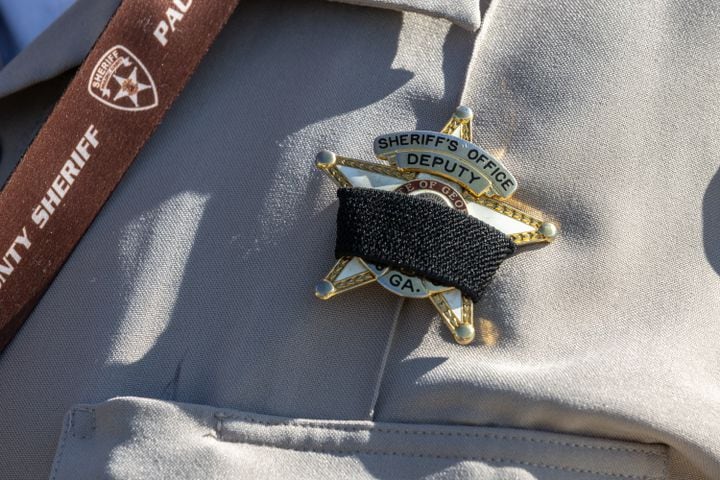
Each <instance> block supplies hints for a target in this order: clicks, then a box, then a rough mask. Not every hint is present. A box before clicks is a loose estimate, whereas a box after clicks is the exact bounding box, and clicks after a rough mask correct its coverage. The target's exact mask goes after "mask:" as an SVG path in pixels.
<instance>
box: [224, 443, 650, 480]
mask: <svg viewBox="0 0 720 480" xmlns="http://www.w3.org/2000/svg"><path fill="white" fill-rule="evenodd" d="M218 440H219V441H221V442H227V443H242V444H248V445H255V446H259V447H267V448H277V449H280V450H292V451H296V452H305V453H325V454H330V455H374V456H386V457H411V458H430V459H435V460H476V461H481V462H490V463H502V464H507V465H522V466H526V467H535V468H545V469H549V470H559V471H564V472H571V473H581V474H590V475H597V476H601V477H608V478H625V479H631V480H663V479H662V477H654V476H652V477H650V476H647V475H643V476H637V475H625V474H622V473H610V472H599V471H595V470H586V469H582V468H574V467H569V466H565V465H549V464H545V463H534V462H524V461H522V460H514V459H507V458H502V457H483V456H470V455H467V456H465V455H432V454H422V453H409V452H395V451H390V452H385V451H380V450H362V449H354V450H340V449H324V448H300V447H290V446H282V447H281V446H277V445H271V444H267V443H262V442H251V441H242V440H227V439H225V438H223V437H222V436H219V437H218Z"/></svg>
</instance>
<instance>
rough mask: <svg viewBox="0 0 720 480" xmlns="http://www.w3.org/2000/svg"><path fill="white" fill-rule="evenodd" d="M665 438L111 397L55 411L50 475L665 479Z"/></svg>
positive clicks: (556, 479)
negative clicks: (59, 416)
mask: <svg viewBox="0 0 720 480" xmlns="http://www.w3.org/2000/svg"><path fill="white" fill-rule="evenodd" d="M665 463H666V447H664V446H660V445H645V444H633V443H627V442H618V441H611V440H601V439H591V438H585V437H577V436H571V435H558V434H551V433H544V432H537V431H528V430H516V429H501V428H486V427H469V426H441V425H415V424H412V425H410V424H392V423H377V422H362V421H324V420H303V419H288V418H281V417H272V416H266V415H258V414H252V413H244V412H239V411H234V410H228V409H220V408H214V407H209V406H204V405H191V404H182V403H174V402H168V401H163V400H152V399H144V398H134V397H121V398H115V399H112V400H109V401H107V402H104V403H101V404H98V405H79V406H76V407H74V408H73V409H72V410H71V411H70V412H69V413H68V414H67V416H66V418H65V425H64V430H63V434H62V436H61V438H60V443H59V446H58V451H57V454H56V458H55V462H54V465H53V470H52V476H51V478H52V479H63V480H64V479H73V480H76V479H86V478H87V479H90V478H92V479H97V478H112V479H115V478H117V479H145V478H173V479H211V478H218V479H219V478H223V479H225V478H270V479H282V480H287V479H289V478H345V477H351V478H377V477H380V478H440V477H461V478H482V479H514V480H525V479H553V480H566V479H567V480H569V479H573V480H578V479H580V480H586V479H587V480H600V479H605V480H607V479H637V480H640V479H664V478H666V473H665Z"/></svg>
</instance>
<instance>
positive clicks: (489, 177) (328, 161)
mask: <svg viewBox="0 0 720 480" xmlns="http://www.w3.org/2000/svg"><path fill="white" fill-rule="evenodd" d="M472 119H473V114H472V111H471V110H470V109H469V108H467V107H463V106H461V107H459V108H458V109H457V110H456V111H455V113H454V115H453V117H452V118H451V119H450V121H449V122H448V123H447V124H446V125H445V127H444V128H443V129H442V130H441V131H440V132H433V131H425V130H416V131H409V132H397V133H390V134H386V135H381V136H379V137H377V138H376V139H375V143H374V151H375V155H376V156H377V157H378V159H380V160H381V161H383V163H377V162H366V161H363V160H356V159H353V158H348V157H341V156H339V155H336V154H334V153H332V152H329V151H327V150H323V151H321V152H320V153H319V154H318V155H317V159H316V165H317V167H318V168H319V169H321V170H322V171H324V172H325V173H326V174H327V175H328V176H329V177H330V178H332V180H333V181H334V182H335V183H336V184H337V185H338V186H340V187H345V188H352V187H361V188H371V189H378V190H386V191H394V192H399V193H404V194H407V195H412V196H418V197H423V198H426V199H428V200H432V201H435V202H437V203H441V204H445V205H446V206H447V207H448V208H453V209H455V210H458V211H460V212H462V213H464V214H467V215H470V216H472V217H474V218H476V219H478V220H480V221H481V222H484V223H485V224H487V225H490V226H492V227H494V228H495V229H497V230H499V231H500V232H502V233H504V234H505V235H507V236H508V237H510V239H511V240H512V241H513V243H514V244H515V245H518V246H519V245H528V244H532V243H538V242H550V241H552V240H553V239H554V238H555V237H556V236H557V233H558V229H557V227H556V226H555V225H553V224H552V223H549V222H543V221H542V220H540V219H538V218H536V217H534V216H533V215H530V214H529V213H525V212H523V211H521V210H520V209H519V208H518V206H515V205H512V204H511V203H510V202H509V201H508V199H509V197H510V196H511V195H512V193H513V192H514V191H515V190H516V188H517V181H516V179H515V177H514V176H513V175H512V174H511V173H510V172H509V171H508V170H507V169H506V168H505V167H504V166H503V164H502V163H501V162H500V160H498V159H497V158H495V157H493V155H491V154H490V153H489V152H487V151H485V150H484V149H483V148H481V147H479V146H478V145H475V144H474V143H473V140H472ZM372 282H377V283H379V284H380V285H382V286H383V287H385V288H386V289H387V290H389V291H391V292H393V293H395V294H396V295H399V296H402V297H407V298H428V299H429V300H430V301H431V302H432V304H433V305H434V306H435V308H436V309H437V311H438V312H439V314H440V317H441V318H442V320H443V322H444V323H445V325H446V326H447V327H448V328H449V329H450V332H451V333H452V335H453V338H454V339H455V341H456V342H457V343H459V344H462V345H466V344H468V343H470V342H472V340H473V339H474V338H475V328H474V326H473V302H472V300H471V299H470V298H469V297H468V296H467V295H465V294H463V293H462V292H461V291H460V290H458V289H457V288H455V287H452V286H447V285H438V284H436V283H433V282H431V281H429V280H427V279H425V278H422V277H421V276H418V275H416V274H414V272H412V271H406V270H402V269H395V268H392V267H387V266H384V265H376V264H373V263H370V262H367V261H365V260H363V259H362V258H360V257H342V258H340V259H339V260H338V261H337V262H336V263H335V266H334V267H333V268H332V269H331V270H330V272H329V273H328V274H327V275H326V276H325V278H324V279H323V280H322V281H321V282H320V283H318V285H317V286H316V289H315V295H316V296H317V297H318V298H321V299H323V300H327V299H329V298H331V297H334V296H335V295H338V294H340V293H343V292H346V291H348V290H351V289H353V288H357V287H360V286H363V285H367V284H369V283H372Z"/></svg>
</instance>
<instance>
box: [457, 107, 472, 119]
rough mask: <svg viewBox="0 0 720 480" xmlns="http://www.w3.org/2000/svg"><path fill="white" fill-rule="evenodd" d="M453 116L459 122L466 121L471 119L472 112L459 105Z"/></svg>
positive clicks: (468, 108)
mask: <svg viewBox="0 0 720 480" xmlns="http://www.w3.org/2000/svg"><path fill="white" fill-rule="evenodd" d="M455 116H456V117H457V118H459V119H460V120H468V119H470V118H472V117H473V111H472V110H470V107H466V106H465V105H460V106H459V107H458V108H457V109H456V110H455Z"/></svg>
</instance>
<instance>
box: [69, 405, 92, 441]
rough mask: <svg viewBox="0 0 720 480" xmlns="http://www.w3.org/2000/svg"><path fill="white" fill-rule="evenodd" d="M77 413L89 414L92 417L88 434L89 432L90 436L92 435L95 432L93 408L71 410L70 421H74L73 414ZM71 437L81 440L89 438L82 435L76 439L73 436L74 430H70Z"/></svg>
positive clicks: (75, 436)
mask: <svg viewBox="0 0 720 480" xmlns="http://www.w3.org/2000/svg"><path fill="white" fill-rule="evenodd" d="M77 412H84V413H89V414H91V415H92V423H91V424H90V432H91V433H90V434H91V435H92V433H94V432H95V426H96V425H95V409H94V408H75V409H73V412H72V416H71V420H73V421H74V420H75V414H76V413H77ZM71 425H74V423H71ZM72 437H73V438H81V439H83V440H84V439H86V438H88V437H89V436H88V435H87V434H83V435H80V436H79V437H78V436H77V435H75V429H72Z"/></svg>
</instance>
